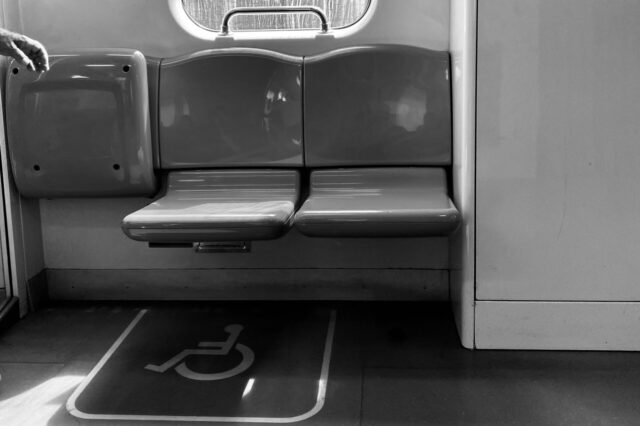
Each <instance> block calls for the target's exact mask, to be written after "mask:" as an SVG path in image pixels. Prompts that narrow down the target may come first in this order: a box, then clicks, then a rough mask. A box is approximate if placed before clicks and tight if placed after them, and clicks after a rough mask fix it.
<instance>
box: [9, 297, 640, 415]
mask: <svg viewBox="0 0 640 426" xmlns="http://www.w3.org/2000/svg"><path fill="white" fill-rule="evenodd" d="M0 374H1V376H2V379H1V380H0V424H1V425H3V426H18V425H26V426H39V425H48V426H58V425H63V426H66V425H109V426H120V425H142V426H144V425H158V424H162V425H167V426H172V425H192V424H234V425H237V424H240V423H249V424H274V423H297V424H300V425H372V426H373V425H545V426H548V425H580V426H585V425H617V426H621V425H638V424H640V403H638V401H640V353H622V352H545V351H469V350H466V349H464V348H462V347H461V346H460V344H459V341H458V338H457V335H456V330H455V325H454V322H453V318H452V316H451V313H450V310H449V306H448V304H445V303H365V302H339V303H329V302H326V303H311V302H305V303H301V302H295V303H294V302H249V303H240V302H227V303H222V302H216V303H213V302H212V303H152V304H143V303H135V304H133V303H127V304H125V303H82V304H81V303H62V304H56V305H54V306H51V307H49V308H47V309H43V310H41V311H38V312H36V313H33V314H31V315H29V316H27V317H26V318H25V319H23V320H22V321H20V322H18V323H17V324H15V325H14V326H13V327H12V328H10V329H9V330H7V331H5V332H4V333H3V334H2V335H0ZM70 411H71V413H70ZM194 422H197V423H194Z"/></svg>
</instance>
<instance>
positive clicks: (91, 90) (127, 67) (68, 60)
mask: <svg viewBox="0 0 640 426" xmlns="http://www.w3.org/2000/svg"><path fill="white" fill-rule="evenodd" d="M7 134H8V144H9V151H10V157H11V166H12V170H13V175H14V178H15V181H16V185H17V187H18V189H19V191H20V193H21V194H22V195H24V196H28V197H48V198H53V197H80V196H93V197H98V196H120V195H150V194H152V193H153V192H154V190H155V178H154V175H153V158H152V148H151V128H150V117H149V101H148V88H147V65H146V62H145V58H144V56H143V55H142V54H141V53H140V52H137V51H135V50H124V49H119V50H113V49H110V50H95V51H82V52H77V53H72V54H65V55H55V56H52V57H51V69H50V70H49V71H48V72H46V73H44V74H35V73H30V72H27V71H26V70H25V69H24V68H23V67H22V66H20V65H18V64H16V63H15V62H13V63H12V64H11V66H10V68H9V72H8V73H7Z"/></svg>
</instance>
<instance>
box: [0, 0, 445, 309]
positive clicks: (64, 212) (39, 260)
mask: <svg viewBox="0 0 640 426" xmlns="http://www.w3.org/2000/svg"><path fill="white" fill-rule="evenodd" d="M179 6H180V2H179V1H178V0H175V1H174V0H165V1H157V0H141V1H136V2H121V1H117V0H89V1H87V0H46V1H35V0H33V1H18V2H15V1H4V2H3V8H4V10H3V12H4V18H5V25H6V27H7V28H8V29H11V30H15V31H19V32H23V33H26V34H29V35H30V36H32V37H33V38H36V39H38V40H40V41H41V42H42V43H43V44H45V45H46V46H47V48H48V50H49V52H50V53H51V54H56V53H63V52H65V51H67V50H69V49H76V48H99V47H124V48H134V49H138V50H140V51H141V52H143V53H144V54H145V55H147V56H150V57H174V56H177V55H182V54H186V53H190V52H194V51H198V50H202V49H209V48H217V47H226V46H228V45H230V44H232V45H233V46H253V47H261V48H267V49H271V50H275V51H279V52H283V53H289V54H298V55H299V54H315V53H319V52H323V51H328V50H332V49H336V48H339V47H344V46H350V45H359V44H370V43H397V44H405V45H411V46H418V47H424V48H430V49H434V50H447V49H448V47H449V31H450V25H449V21H450V7H449V2H448V1H447V0H429V1H425V0H410V1H409V0H406V1H403V7H402V8H398V7H396V6H397V5H396V2H393V1H388V0H373V1H372V4H371V8H373V9H372V10H371V11H370V12H369V13H368V14H367V15H366V17H365V18H364V19H363V20H361V21H360V22H358V23H357V24H355V25H354V26H353V27H350V28H347V29H344V30H338V31H336V32H335V36H334V37H318V39H317V40H309V38H308V37H310V36H308V35H306V34H303V35H302V36H295V37H291V36H281V35H278V34H277V35H276V36H275V37H274V38H271V39H269V38H265V37H264V36H261V35H255V34H254V35H253V36H251V35H240V36H238V37H237V38H236V39H235V40H234V41H233V42H232V43H229V42H228V40H221V39H216V38H215V35H214V34H213V33H211V32H207V31H204V30H202V29H199V28H197V27H196V26H195V25H193V23H192V22H190V21H189V20H188V18H187V17H186V16H185V15H184V13H183V12H182V11H181V10H178V9H177V8H179ZM176 17H177V18H176ZM398 22H403V25H396V23H398ZM107 23H108V24H107ZM301 34H302V33H301ZM6 161H7V160H6V152H5V153H4V166H5V167H6V166H7V162H6ZM7 189H8V190H9V191H12V194H13V197H12V199H13V203H12V205H13V211H14V213H13V216H14V217H15V219H13V220H11V221H10V222H11V223H10V225H9V227H10V236H11V237H13V239H14V240H15V244H16V248H17V250H16V252H17V253H18V254H20V253H21V248H22V246H24V250H23V251H22V253H24V258H20V257H19V256H18V258H17V259H15V258H14V259H12V262H14V264H13V266H14V269H15V271H16V272H15V273H16V274H17V275H18V278H19V279H18V280H17V281H18V282H25V281H29V280H32V281H33V279H34V277H37V276H38V275H39V274H40V273H41V272H42V271H46V276H47V279H48V286H49V293H50V295H51V296H52V297H53V298H60V299H123V298H124V299H172V300H175V299H207V298H212V299H220V298H222V299H224V298H239V299H247V298H249V299H251V298H254V299H273V298H278V299H283V298H284V299H336V298H337V299H373V300H394V299H401V300H419V299H426V300H448V299H449V267H450V256H449V241H448V239H447V238H446V237H440V238H410V239H406V238H398V239H394V238H385V239H332V238H328V239H327V238H325V239H312V238H308V237H304V236H302V235H300V234H298V233H296V231H295V230H292V231H291V232H290V233H289V234H288V235H286V236H285V237H284V238H282V239H279V240H274V241H265V242H254V243H253V245H252V251H251V252H250V253H244V254H196V253H194V252H193V251H192V250H190V249H183V248H181V249H171V248H149V247H147V245H146V244H144V243H141V242H135V241H132V240H130V239H128V238H127V237H126V236H125V235H124V234H123V233H122V230H121V229H120V223H121V220H122V218H123V217H124V216H126V215H127V214H129V213H131V212H132V211H135V210H137V209H139V208H141V207H143V206H144V205H145V204H148V203H149V199H146V198H116V199H106V198H103V199H41V200H33V199H24V198H22V197H18V196H17V194H16V192H15V189H14V188H12V187H10V184H9V183H7ZM16 291H17V294H18V296H26V292H27V290H26V289H25V288H23V287H22V286H19V288H17V289H16ZM21 303H22V304H23V306H22V307H23V310H24V309H25V306H24V304H25V303H26V297H24V298H21Z"/></svg>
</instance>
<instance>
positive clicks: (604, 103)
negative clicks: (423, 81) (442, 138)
mask: <svg viewBox="0 0 640 426" xmlns="http://www.w3.org/2000/svg"><path fill="white" fill-rule="evenodd" d="M478 13H479V21H478V22H479V29H478V34H479V36H478V37H479V38H478V117H477V119H478V128H477V146H478V151H477V218H478V221H477V297H478V299H482V300H587V301H588V300H602V301H640V286H639V285H638V278H637V277H638V275H639V274H640V263H639V262H638V247H640V220H638V211H640V185H638V182H640V167H638V165H639V164H640V143H638V135H640V120H639V119H638V117H640V102H639V101H638V100H639V99H640V79H639V78H638V72H637V70H638V69H640V55H638V54H637V51H638V46H640V26H639V25H638V18H639V17H640V2H637V1H627V0H609V1H601V0H562V1H531V0H493V1H487V2H481V3H480V6H479V12H478Z"/></svg>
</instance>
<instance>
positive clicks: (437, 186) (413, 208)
mask: <svg viewBox="0 0 640 426" xmlns="http://www.w3.org/2000/svg"><path fill="white" fill-rule="evenodd" d="M459 220H460V214H459V212H458V210H457V209H456V207H455V206H454V205H453V202H452V201H451V200H450V199H449V196H448V195H447V183H446V174H445V171H444V169H441V168H367V169H338V170H321V171H315V172H313V173H312V174H311V188H310V194H309V198H308V199H307V200H306V201H305V203H304V204H303V205H302V207H301V208H300V210H299V211H298V213H296V217H295V221H294V222H295V226H296V228H297V229H298V230H299V231H300V232H302V233H303V234H305V235H308V236H314V237H423V236H435V235H446V234H448V233H450V232H451V231H453V230H454V229H455V228H456V227H457V226H458V223H459Z"/></svg>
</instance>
